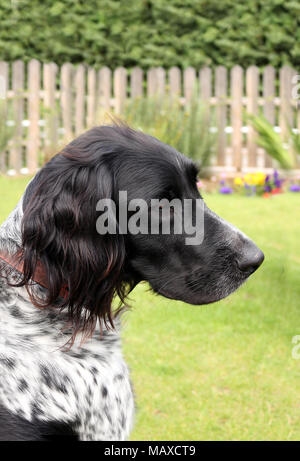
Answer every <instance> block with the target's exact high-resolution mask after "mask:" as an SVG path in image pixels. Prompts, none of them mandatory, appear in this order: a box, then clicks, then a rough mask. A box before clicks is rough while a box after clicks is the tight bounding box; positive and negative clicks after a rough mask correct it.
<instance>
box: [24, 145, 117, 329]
mask: <svg viewBox="0 0 300 461" xmlns="http://www.w3.org/2000/svg"><path fill="white" fill-rule="evenodd" d="M113 181H114V178H113V175H112V173H111V171H109V169H108V168H107V166H106V163H105V159H103V160H101V159H100V160H99V158H98V160H97V162H96V161H94V162H92V161H91V159H82V157H80V156H78V157H76V155H72V154H71V153H61V154H58V155H57V156H56V157H54V158H53V159H52V160H51V161H50V162H49V163H48V164H47V165H46V166H45V167H44V168H43V169H42V170H41V171H40V172H39V173H38V174H37V176H36V177H35V179H34V180H33V181H32V182H31V184H30V186H29V188H28V190H27V192H26V193H25V196H24V202H23V203H24V205H23V209H24V216H23V222H22V254H21V259H22V262H23V264H24V269H23V273H24V275H23V279H22V281H21V285H23V286H24V285H25V286H26V287H27V290H28V291H29V294H30V296H31V300H32V301H33V303H34V304H35V305H36V306H39V307H47V306H53V305H55V306H57V307H58V308H67V309H68V312H69V317H70V320H71V321H72V323H73V327H74V331H75V333H77V332H78V331H81V330H84V332H85V333H87V334H89V333H92V331H93V330H94V327H95V324H96V322H97V320H100V322H102V321H103V322H105V324H106V325H108V324H109V323H110V324H111V325H113V318H112V310H111V309H112V307H111V305H112V300H113V297H114V295H115V294H118V296H119V297H120V298H121V299H122V300H123V299H124V296H125V290H126V288H125V286H124V282H123V266H124V261H125V245H124V240H123V236H122V235H120V234H118V233H117V234H114V235H110V234H106V235H99V233H98V232H97V228H96V221H97V218H98V216H99V212H97V202H98V201H99V199H102V198H110V199H113V198H114V182H113ZM37 266H40V267H42V269H43V271H44V273H45V282H46V285H47V289H48V291H47V293H48V294H47V297H46V299H43V300H41V299H40V298H37V296H36V295H35V294H34V290H32V289H31V283H30V282H31V279H32V278H34V276H35V273H36V271H37ZM63 288H65V296H64V297H61V291H62V289H63Z"/></svg>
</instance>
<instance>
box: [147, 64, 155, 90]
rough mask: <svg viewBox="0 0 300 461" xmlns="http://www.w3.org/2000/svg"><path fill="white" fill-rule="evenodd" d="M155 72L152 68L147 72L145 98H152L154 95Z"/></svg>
mask: <svg viewBox="0 0 300 461" xmlns="http://www.w3.org/2000/svg"><path fill="white" fill-rule="evenodd" d="M156 83H157V82H156V72H155V69H154V67H151V68H150V69H149V70H148V72H147V96H148V97H150V98H151V97H153V96H155V94H156V86H157V85H156Z"/></svg>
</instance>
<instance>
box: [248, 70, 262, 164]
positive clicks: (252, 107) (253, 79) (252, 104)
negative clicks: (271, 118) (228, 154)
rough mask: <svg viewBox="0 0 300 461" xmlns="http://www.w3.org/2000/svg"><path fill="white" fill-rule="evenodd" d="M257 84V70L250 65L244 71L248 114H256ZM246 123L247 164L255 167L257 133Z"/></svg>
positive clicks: (250, 124)
mask: <svg viewBox="0 0 300 461" xmlns="http://www.w3.org/2000/svg"><path fill="white" fill-rule="evenodd" d="M258 85H259V70H258V68H257V67H256V66H251V67H249V68H248V69H247V71H246V92H247V113H248V114H250V115H257V114H258ZM247 125H248V133H247V148H248V166H250V167H255V166H257V145H256V137H257V135H256V133H255V131H254V129H253V127H252V123H251V122H250V123H249V122H248V123H247Z"/></svg>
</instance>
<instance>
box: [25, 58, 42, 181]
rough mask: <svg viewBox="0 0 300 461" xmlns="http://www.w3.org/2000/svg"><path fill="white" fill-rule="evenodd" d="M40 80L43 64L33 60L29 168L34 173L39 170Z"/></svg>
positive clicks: (30, 76) (29, 106)
mask: <svg viewBox="0 0 300 461" xmlns="http://www.w3.org/2000/svg"><path fill="white" fill-rule="evenodd" d="M40 79H41V64H40V63H39V61H37V60H36V59H32V60H31V61H30V62H29V65H28V93H29V94H28V118H29V129H28V143H27V168H28V170H29V172H30V173H34V172H35V171H36V170H37V168H38V164H39V162H38V154H39V146H40V127H39V120H40Z"/></svg>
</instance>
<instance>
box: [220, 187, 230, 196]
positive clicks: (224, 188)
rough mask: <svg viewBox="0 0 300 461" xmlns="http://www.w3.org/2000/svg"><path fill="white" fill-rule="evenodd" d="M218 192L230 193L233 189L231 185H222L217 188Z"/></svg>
mask: <svg viewBox="0 0 300 461" xmlns="http://www.w3.org/2000/svg"><path fill="white" fill-rule="evenodd" d="M219 192H220V194H232V192H233V190H232V189H231V187H227V186H223V187H221V188H220V190H219Z"/></svg>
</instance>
